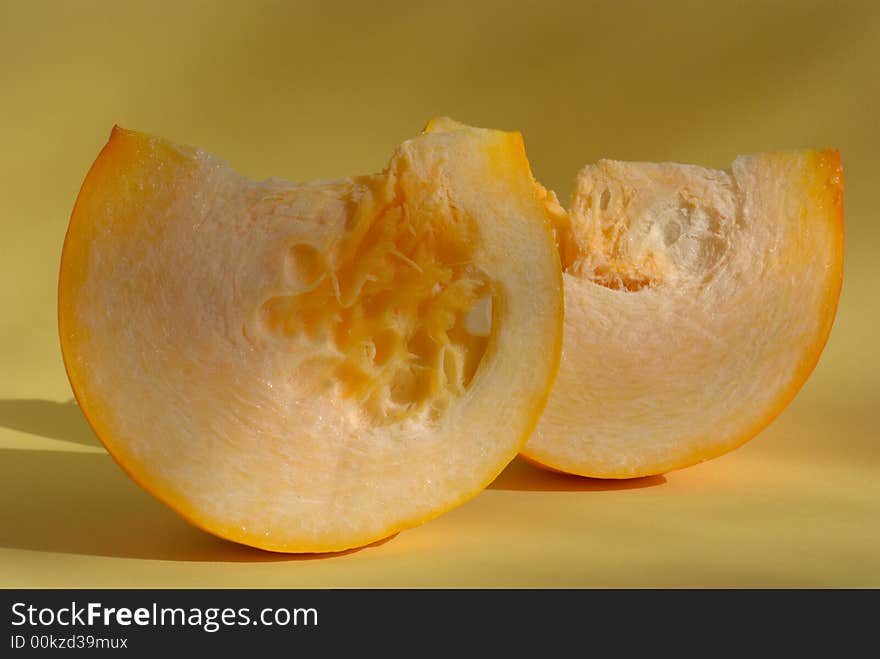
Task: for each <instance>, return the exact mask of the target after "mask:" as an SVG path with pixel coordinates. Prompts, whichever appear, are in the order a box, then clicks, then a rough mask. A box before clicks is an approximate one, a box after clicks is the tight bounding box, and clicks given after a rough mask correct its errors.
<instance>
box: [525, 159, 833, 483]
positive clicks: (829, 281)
mask: <svg viewBox="0 0 880 659" xmlns="http://www.w3.org/2000/svg"><path fill="white" fill-rule="evenodd" d="M812 165H813V166H812V168H811V171H809V172H808V176H810V180H809V181H808V182H807V188H808V189H809V190H810V193H811V195H812V196H813V197H814V198H815V199H816V200H817V201H818V202H819V204H820V205H821V206H822V207H823V208H824V209H826V210H825V213H824V216H823V217H824V219H825V221H826V222H828V223H829V224H830V225H831V228H832V235H833V237H834V239H835V244H834V250H833V251H834V254H835V256H836V259H835V260H834V262H833V263H832V267H831V271H830V272H829V273H828V276H827V277H826V288H825V296H824V303H823V305H822V310H823V314H822V316H823V318H824V321H825V322H824V325H823V327H822V330H821V331H820V332H819V333H818V334H817V335H816V340H815V342H814V343H813V344H812V345H811V346H810V347H809V349H808V350H806V351H805V353H804V357H803V359H802V360H801V363H800V365H799V366H798V368H797V370H796V371H795V373H794V376H793V377H792V379H791V381H790V382H789V384H788V386H787V387H786V388H785V389H783V391H782V392H781V393H780V395H779V396H778V397H777V399H776V401H774V403H773V405H771V406H770V407H769V408H768V409H767V412H766V414H765V415H764V416H763V417H762V418H761V419H760V420H759V421H758V422H757V423H755V424H753V425H752V426H749V427H747V428H745V429H744V430H743V432H742V434H740V435H739V436H738V437H737V438H736V439H734V440H733V441H731V442H729V443H727V444H725V445H721V446H717V447H713V448H712V449H711V450H695V451H693V452H691V453H690V454H686V455H685V456H684V457H682V458H681V459H680V460H677V461H674V462H669V463H666V464H661V465H657V466H656V467H653V468H650V469H642V470H634V471H632V472H615V473H604V472H603V473H595V472H590V471H587V470H563V469H561V468H559V467H558V466H556V467H553V466H550V465H547V464H544V463H542V462H541V461H540V460H538V459H536V458H535V457H534V456H532V455H528V454H524V453H520V457H522V458H524V459H525V460H526V461H528V462H530V463H531V464H534V465H536V466H538V467H541V468H542V469H547V470H549V471H553V472H556V473H563V474H573V475H576V476H584V477H587V478H608V479H626V478H642V477H644V476H654V475H657V474H663V473H666V472H669V471H675V470H676V469H684V468H685V467H690V466H693V465H695V464H698V463H700V462H705V461H706V460H711V459H712V458H717V457H719V456H721V455H724V454H726V453H729V452H730V451H733V450H735V449H737V448H739V447H741V446H742V445H743V444H745V443H746V442H748V441H749V440H751V439H753V438H754V437H756V436H757V435H758V434H759V433H760V432H761V431H762V430H764V429H765V428H766V427H767V426H769V425H770V424H771V423H772V422H773V421H774V420H775V419H776V417H778V416H779V415H780V414H782V411H783V410H784V409H785V408H786V407H787V406H788V405H789V404H790V403H791V401H792V400H794V397H795V396H796V395H797V393H798V392H799V391H800V390H801V388H802V387H803V385H804V383H805V382H806V381H807V378H809V377H810V374H812V372H813V371H814V370H815V368H816V366H817V364H818V363H819V358H820V357H821V355H822V351H823V350H824V349H825V345H826V344H827V343H828V337H829V336H830V335H831V327H832V326H833V324H834V318H835V317H836V315H837V307H838V303H839V301H840V292H841V289H842V288H843V253H844V223H843V198H844V194H843V164H842V162H841V159H840V151H839V150H837V149H825V150H824V151H820V152H817V153H816V154H815V156H814V162H813V163H812Z"/></svg>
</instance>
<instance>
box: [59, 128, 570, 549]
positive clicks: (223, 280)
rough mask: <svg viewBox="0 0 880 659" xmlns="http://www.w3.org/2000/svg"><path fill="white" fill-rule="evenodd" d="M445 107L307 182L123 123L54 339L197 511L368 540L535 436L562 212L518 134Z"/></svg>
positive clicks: (70, 238)
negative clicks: (376, 159)
mask: <svg viewBox="0 0 880 659" xmlns="http://www.w3.org/2000/svg"><path fill="white" fill-rule="evenodd" d="M439 123H444V124H448V125H449V126H450V127H451V129H450V130H447V131H444V132H437V133H433V134H427V133H424V134H421V135H419V136H417V137H415V138H413V139H411V140H408V141H406V142H404V143H403V144H402V145H401V146H400V147H399V148H398V149H397V150H396V152H395V153H394V155H393V157H392V158H391V160H390V163H389V165H388V167H387V169H386V170H385V171H383V172H382V173H380V174H376V175H370V176H361V177H356V178H351V179H346V180H339V181H331V182H326V181H322V182H312V183H290V182H286V181H282V180H266V181H259V182H256V181H252V180H249V179H247V178H245V177H243V176H241V175H239V174H238V173H236V172H235V171H233V170H232V169H231V168H230V167H229V166H227V165H226V164H224V163H223V162H222V161H220V160H218V159H217V158H215V157H213V156H211V155H209V154H207V153H204V152H203V151H200V150H197V149H194V148H190V147H185V146H178V145H175V144H172V143H169V142H167V141H165V140H162V139H159V138H157V137H152V136H149V135H146V134H143V133H138V132H133V131H129V130H123V129H121V128H118V127H117V128H114V130H113V132H112V134H111V136H110V140H109V142H108V143H107V145H106V146H105V147H104V149H103V151H101V153H100V155H99V156H98V158H97V160H96V161H95V163H94V165H93V166H92V168H91V170H90V171H89V173H88V176H87V178H86V180H85V182H84V184H83V186H82V190H81V192H80V194H79V197H78V199H77V201H76V205H75V208H74V211H73V215H72V217H71V220H70V225H69V229H68V233H67V237H66V240H65V243H64V250H63V255H62V261H61V271H60V280H59V329H60V337H61V346H62V352H63V356H64V362H65V366H66V368H67V373H68V376H69V379H70V382H71V384H72V386H73V390H74V392H75V394H76V398H77V400H78V401H79V404H80V407H81V408H82V410H83V412H84V414H85V416H86V417H87V419H88V420H89V422H90V424H91V425H92V427H93V429H94V430H95V432H96V434H97V435H98V437H99V438H100V439H101V440H102V442H103V443H104V445H105V446H106V447H107V449H108V451H109V452H110V454H111V455H112V456H113V457H114V458H115V459H116V461H117V462H118V463H119V464H120V465H121V466H122V468H123V469H124V470H125V471H126V472H127V473H128V474H129V475H130V476H131V477H132V478H133V479H134V480H135V481H137V482H138V483H139V484H140V485H141V486H143V487H144V488H145V489H146V490H148V491H149V492H151V493H152V494H153V495H155V496H156V497H157V498H159V499H160V500H162V501H163V502H165V503H166V504H168V505H169V506H170V507H171V508H173V509H174V510H176V511H177V512H178V513H180V514H181V515H182V516H183V517H184V518H186V519H187V520H189V521H190V522H192V523H194V524H195V525H197V526H199V527H201V528H203V529H205V530H207V531H209V532H211V533H214V534H216V535H218V536H221V537H223V538H228V539H230V540H234V541H237V542H240V543H244V544H248V545H252V546H255V547H260V548H263V549H268V550H275V551H284V552H324V551H337V550H343V549H346V548H351V547H357V546H362V545H365V544H368V543H370V542H373V541H376V540H378V539H381V538H384V537H386V536H389V535H391V534H393V533H395V532H397V531H399V530H401V529H404V528H407V527H411V526H413V525H416V524H419V523H421V522H424V521H426V520H428V519H430V518H433V517H435V516H437V515H439V514H441V513H442V512H444V511H446V510H448V509H450V508H452V507H454V506H456V505H458V504H460V503H462V502H464V501H465V500H467V499H469V498H470V497H472V496H474V495H475V494H477V493H478V492H479V491H480V490H481V489H482V488H484V487H485V486H486V485H487V484H488V483H489V482H491V481H492V479H493V478H494V477H495V476H496V475H497V474H498V473H499V472H500V471H501V470H502V469H503V468H504V466H505V465H506V464H507V463H508V462H509V461H510V460H511V459H512V458H513V457H514V456H515V455H516V454H517V452H518V451H519V450H520V449H521V448H522V447H523V445H524V442H525V441H526V439H527V438H528V436H529V435H530V434H531V432H532V430H533V428H534V426H535V424H536V422H537V419H538V417H539V415H540V413H541V411H542V409H543V407H544V404H545V402H546V398H547V396H548V394H549V389H550V383H551V382H552V380H553V378H554V377H555V373H556V370H557V367H558V361H559V353H560V349H561V340H562V339H561V337H562V309H563V307H562V304H563V298H562V281H561V271H560V265H559V257H558V253H557V251H556V247H555V243H554V237H553V231H552V228H551V226H550V222H549V220H548V216H547V209H546V207H545V204H544V201H543V199H542V198H541V195H540V193H539V192H538V188H537V187H536V186H535V184H534V181H533V178H532V175H531V172H530V170H529V165H528V162H527V160H526V156H525V151H524V148H523V142H522V139H521V137H520V135H519V134H518V133H506V132H500V131H492V130H484V129H477V128H470V127H465V126H462V125H460V124H454V122H446V121H444V120H439Z"/></svg>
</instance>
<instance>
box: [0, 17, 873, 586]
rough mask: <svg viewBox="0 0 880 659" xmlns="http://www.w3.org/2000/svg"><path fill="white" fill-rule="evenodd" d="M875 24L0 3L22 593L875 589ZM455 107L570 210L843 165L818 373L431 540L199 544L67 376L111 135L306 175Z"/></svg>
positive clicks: (409, 536) (0, 350)
mask: <svg viewBox="0 0 880 659" xmlns="http://www.w3.org/2000/svg"><path fill="white" fill-rule="evenodd" d="M374 5H375V6H374ZM877 7H878V5H877V4H876V3H872V2H868V1H867V0H866V1H865V2H862V3H852V2H851V3H830V2H829V3H819V2H796V3H794V2H792V3H785V2H705V0H703V1H700V2H673V3H665V2H664V3H660V2H656V3H655V2H648V1H644V2H634V1H628V2H619V3H618V2H553V1H544V2H539V1H534V2H520V1H514V0H506V1H504V2H495V3H480V2H475V1H473V0H470V1H465V2H443V3H431V4H427V3H420V2H412V1H409V2H395V3H392V2H377V3H368V2H349V3H337V2H332V1H330V0H319V1H315V2H256V1H254V0H250V1H248V2H241V3H222V2H181V1H173V2H172V1H156V0H152V1H147V2H116V1H112V2H94V1H91V0H79V1H77V2H73V1H71V2H61V1H58V2H31V1H29V2H12V1H11V0H0V92H2V96H0V127H2V142H0V230H2V235H0V250H2V252H0V309H2V311H0V368H2V378H0V585H4V586H12V585H19V586H175V585H180V586H224V585H229V586H285V587H286V586H334V587H347V586H874V587H877V586H880V443H878V432H877V425H876V424H877V419H878V403H880V401H878V391H880V387H878V372H880V363H878V356H877V348H876V346H877V341H876V338H877V334H876V324H877V322H878V320H880V311H878V307H880V305H878V303H880V300H878V296H877V278H878V275H880V268H878V265H877V264H878V259H877V256H876V255H877V254H878V253H880V250H878V247H880V244H878V243H880V228H878V227H880V225H878V219H877V196H878V186H880V178H878V172H880V170H878V165H877V162H878V159H880V119H878V118H880V10H878V9H877ZM437 114H448V115H451V116H453V117H455V118H458V119H459V120H461V121H465V122H468V123H473V124H477V125H484V126H491V127H499V128H506V129H518V130H521V131H523V133H524V135H525V139H526V146H527V148H528V152H529V155H530V158H531V161H532V166H533V169H534V171H535V173H536V175H537V176H538V177H539V178H540V179H541V180H542V181H543V182H544V183H545V184H547V185H549V186H551V187H554V188H555V189H557V191H559V193H560V196H561V197H562V198H563V199H564V198H566V197H567V195H568V193H569V191H570V190H571V184H572V181H573V177H574V174H575V172H576V170H577V169H578V168H579V167H580V166H581V165H583V164H585V163H588V162H591V161H594V160H596V159H598V158H601V157H611V158H618V159H636V160H674V161H684V162H694V163H699V164H703V165H708V166H715V167H724V166H726V165H727V164H728V163H729V162H730V160H731V159H732V158H733V157H734V156H735V155H736V154H738V153H744V152H752V151H763V150H771V149H778V148H786V147H798V146H814V147H824V146H836V147H839V148H840V149H841V152H842V155H843V162H844V168H845V178H846V232H847V236H846V240H847V255H846V277H845V282H844V289H843V296H842V298H841V305H840V310H839V313H838V317H837V321H836V324H835V327H834V330H833V332H832V334H831V340H830V342H829V344H828V347H827V349H826V350H825V353H824V355H823V356H822V359H821V361H820V363H819V366H818V368H817V370H816V371H815V373H814V374H813V376H812V378H811V379H810V380H809V382H808V383H807V385H806V386H805V388H804V389H803V390H802V392H801V393H800V394H799V396H798V397H797V399H796V400H795V401H794V403H793V404H792V405H791V406H790V407H789V408H788V409H787V411H785V412H784V413H783V415H782V416H781V417H780V418H779V419H778V420H777V421H776V422H775V423H773V424H772V425H771V426H770V427H769V428H768V429H767V430H766V431H765V432H763V433H762V434H761V435H760V436H759V437H758V438H757V439H755V440H754V441H753V442H751V443H749V444H748V445H746V446H745V447H744V448H742V449H740V450H738V451H735V452H734V453H732V454H730V455H728V456H725V457H723V458H720V459H717V460H714V461H712V462H709V463H706V464H703V465H700V466H697V467H694V468H691V469H688V470H684V471H679V472H674V473H671V474H667V475H665V476H661V477H655V478H650V479H644V480H639V481H635V482H622V483H607V484H606V483H602V482H597V481H589V480H581V479H577V478H572V477H565V476H559V475H553V474H550V473H545V472H542V471H539V470H537V469H534V468H532V467H530V466H528V465H525V464H522V463H520V462H514V463H513V464H512V465H511V466H510V467H509V468H508V470H507V471H505V472H504V473H503V474H502V476H501V477H500V478H499V479H498V481H496V483H495V484H493V485H492V487H491V488H489V489H488V490H487V491H485V492H484V493H482V494H480V495H479V496H478V497H477V498H475V499H474V500H472V501H471V502H469V503H467V504H466V505H464V506H462V507H460V508H458V509H456V510H454V511H452V512H450V513H448V514H446V515H444V516H442V517H441V518H439V519H437V520H435V521H433V522H430V523H428V524H426V525H424V526H422V527H419V528H417V529H414V530H411V531H407V532H404V533H401V534H400V535H398V536H396V537H394V538H392V539H390V540H388V541H386V542H384V543H382V544H378V545H376V546H371V547H368V548H365V549H363V550H360V551H354V552H350V553H345V554H341V555H334V556H329V557H320V558H313V557H301V556H300V557H297V556H292V557H291V556H280V555H272V554H266V553H262V552H259V551H256V550H250V549H248V548H245V547H239V546H236V545H233V544H230V543H226V542H223V541H221V540H217V539H215V538H213V537H211V536H208V535H206V534H204V533H202V532H201V531H198V530H196V529H194V528H191V527H189V526H188V525H187V524H186V523H184V522H183V521H181V520H180V519H179V518H178V517H176V516H175V515H174V514H173V513H172V512H170V511H169V510H167V509H166V508H164V507H163V506H162V505H161V504H159V503H157V502H155V501H154V500H153V499H151V498H150V497H149V496H148V495H147V494H145V493H144V492H142V491H141V490H140V489H139V488H138V487H137V486H135V485H134V484H133V483H132V482H130V481H129V480H128V478H127V477H126V476H125V475H124V474H123V473H122V472H121V470H120V469H119V468H118V467H117V466H116V465H115V464H114V463H113V462H112V461H111V459H110V458H109V457H108V456H107V455H106V453H105V452H104V451H103V450H102V449H101V448H100V447H99V445H98V443H97V441H96V440H95V439H94V437H93V436H92V434H91V432H90V430H89V429H88V427H87V425H86V424H85V422H84V421H83V419H82V417H81V415H80V413H79V411H78V409H77V408H76V407H75V405H74V404H73V403H71V402H70V400H71V392H70V388H69V386H68V383H67V380H66V378H65V375H64V371H63V368H62V364H61V359H60V352H59V347H58V339H57V332H56V325H55V286H56V281H57V273H58V262H59V256H60V251H61V244H62V240H63V237H64V231H65V228H66V225H67V220H68V217H69V214H70V211H71V208H72V206H73V202H74V199H75V197H76V194H77V191H78V189H79V186H80V184H81V182H82V179H83V177H84V176H85V173H86V171H87V170H88V167H89V165H90V164H91V162H92V160H93V159H94V158H95V156H96V155H97V153H98V151H99V149H100V148H101V146H102V145H103V143H104V142H105V140H106V138H107V136H108V134H109V131H110V128H111V126H112V125H113V124H114V123H119V124H120V125H123V126H125V127H131V128H137V129H140V130H144V131H147V132H152V133H157V134H160V135H163V136H165V137H168V138H171V139H173V140H176V141H181V142H185V143H190V144H195V145H198V146H201V147H203V148H206V149H208V150H210V151H213V152H214V153H217V154H218V155H220V156H221V157H223V158H225V159H227V160H228V161H230V162H231V163H232V164H233V165H234V166H235V167H236V168H238V169H240V170H242V171H243V172H245V173H247V174H249V175H251V176H254V177H265V176H282V177H287V178H292V179H311V178H325V177H338V176H346V175H349V174H354V173H365V172H371V171H374V170H377V169H379V168H381V167H382V166H383V164H384V162H385V159H386V158H387V156H388V155H389V154H390V152H391V150H392V149H393V147H394V146H395V145H396V144H397V143H398V142H399V141H401V140H402V139H405V138H407V137H408V136H411V135H412V134H414V133H415V132H416V131H418V130H419V129H420V128H421V126H422V125H423V124H424V122H425V121H426V119H428V118H429V117H431V116H432V115H437ZM120 311H121V312H124V310H120Z"/></svg>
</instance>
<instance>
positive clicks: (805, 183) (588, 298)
mask: <svg viewBox="0 0 880 659" xmlns="http://www.w3.org/2000/svg"><path fill="white" fill-rule="evenodd" d="M558 231H559V249H560V253H561V256H562V263H563V268H564V271H565V272H564V282H565V305H566V315H565V331H564V339H563V357H562V364H561V366H560V371H559V376H558V378H557V380H556V383H555V387H554V390H553V393H552V394H551V398H550V402H549V403H548V405H547V409H546V411H545V413H544V415H543V417H542V419H541V421H540V423H539V424H538V428H537V430H536V432H535V435H534V436H533V437H532V439H531V440H530V441H529V443H528V445H527V447H526V449H525V451H524V456H525V457H527V458H529V459H531V460H532V461H534V462H536V463H538V464H541V465H544V466H547V467H550V468H552V469H556V470H559V471H565V472H570V473H574V474H581V475H584V476H594V477H602V478H628V477H634V476H645V475H649V474H658V473H662V472H665V471H669V470H671V469H677V468H680V467H686V466H688V465H692V464H694V463H697V462H700V461H702V460H706V459H708V458H712V457H715V456H718V455H721V454H722V453H725V452H726V451H730V450H731V449H733V448H735V447H737V446H739V445H741V444H743V443H744V442H746V441H747V440H749V439H750V438H752V437H754V436H755V435H756V434H757V433H758V432H759V431H760V430H761V429H762V428H764V427H765V426H766V425H767V424H768V423H770V421H771V420H772V419H773V418H774V417H776V415H778V414H779V413H780V412H781V411H782V409H783V408H784V407H785V406H786V405H787V404H788V403H789V402H790V401H791V400H792V398H793V397H794V396H795V394H796V393H797V391H798V389H799V388H800V387H801V385H802V384H803V383H804V381H805V380H806V378H807V377H808V375H809V374H810V372H811V371H812V370H813V368H814V366H815V365H816V362H817V360H818V359H819V354H820V353H821V351H822V348H823V346H824V345H825V342H826V340H827V338H828V334H829V332H830V330H831V325H832V322H833V319H834V315H835V311H836V308H837V300H838V296H839V294H840V287H841V281H842V274H843V173H842V170H841V164H840V157H839V154H838V153H837V152H836V151H830V150H829V151H823V152H816V151H795V152H787V153H768V154H761V155H754V156H746V157H740V158H737V159H736V161H735V162H734V163H733V167H732V169H731V170H730V171H712V170H708V169H703V168H700V167H694V166H688V165H678V164H649V163H626V162H612V161H602V162H599V163H598V164H596V165H592V166H588V167H586V168H585V169H583V170H582V171H581V172H580V174H579V176H578V178H577V184H576V190H575V192H574V195H573V198H572V202H571V207H570V215H569V218H568V222H567V223H566V222H562V223H560V226H559V229H558Z"/></svg>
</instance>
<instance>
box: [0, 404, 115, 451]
mask: <svg viewBox="0 0 880 659" xmlns="http://www.w3.org/2000/svg"><path fill="white" fill-rule="evenodd" d="M0 426H5V427H6V428H12V429H13V430H20V431H22V432H28V433H31V434H34V435H40V436H42V437H48V438H50V439H61V440H64V441H67V442H76V443H77V444H85V445H87V446H100V445H101V442H99V441H98V438H97V437H95V433H94V432H92V429H91V427H90V426H89V423H88V421H86V418H85V417H84V416H83V413H82V412H81V411H80V409H79V405H77V404H76V401H75V400H73V399H72V398H71V399H70V400H69V401H67V402H66V403H56V402H55V401H53V400H39V399H34V398H21V399H15V398H8V399H3V400H0Z"/></svg>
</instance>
